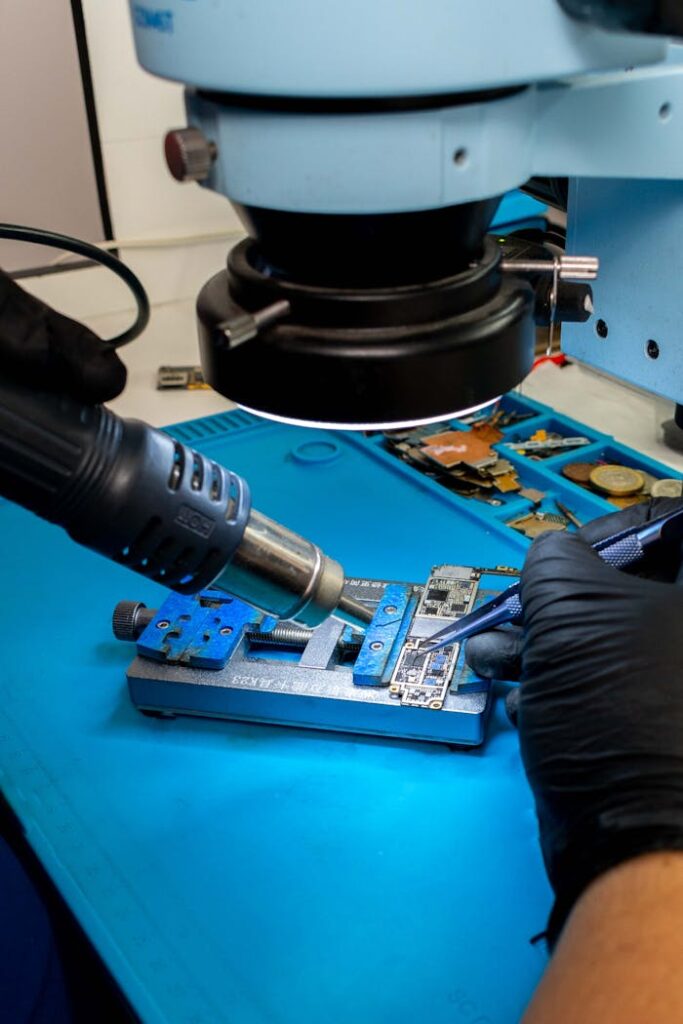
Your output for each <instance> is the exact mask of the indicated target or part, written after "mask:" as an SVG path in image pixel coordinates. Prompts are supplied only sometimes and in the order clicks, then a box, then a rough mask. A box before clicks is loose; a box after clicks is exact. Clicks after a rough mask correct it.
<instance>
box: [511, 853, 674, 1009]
mask: <svg viewBox="0 0 683 1024" xmlns="http://www.w3.org/2000/svg"><path fill="white" fill-rule="evenodd" d="M682 965H683V853H655V854H649V855H647V856H643V857H639V858H637V859H635V860H631V861H627V862H626V863H624V864H621V865H619V866H618V867H616V868H614V869H612V870H611V871H608V872H606V873H605V874H604V875H602V876H601V877H600V878H598V879H597V880H596V881H595V882H594V883H593V884H592V885H591V886H590V887H589V888H588V889H587V890H586V892H585V893H584V894H583V896H582V897H581V899H580V900H579V901H578V903H577V904H576V906H575V908H574V910H573V911H572V914H571V916H570V918H569V920H568V921H567V924H566V926H565V929H564V931H563V933H562V937H561V939H560V941H559V943H558V945H557V949H556V950H555V954H554V956H553V959H552V961H551V962H550V965H549V967H548V969H547V971H546V973H545V975H544V977H543V980H542V981H541V984H540V985H539V987H538V989H537V991H536V993H535V995H534V998H533V999H532V1001H531V1004H530V1005H529V1008H528V1010H527V1012H526V1014H525V1016H524V1019H523V1024H643V1021H647V1022H648V1024H665V1022H666V1024H670V1022H671V1021H675V1020H683V967H682Z"/></svg>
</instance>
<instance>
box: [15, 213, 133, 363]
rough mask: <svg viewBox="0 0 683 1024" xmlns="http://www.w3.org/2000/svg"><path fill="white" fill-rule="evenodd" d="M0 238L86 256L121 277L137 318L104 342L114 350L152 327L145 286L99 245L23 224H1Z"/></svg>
mask: <svg viewBox="0 0 683 1024" xmlns="http://www.w3.org/2000/svg"><path fill="white" fill-rule="evenodd" d="M0 238H9V239H11V240H13V241H15V242H34V243H36V244H37V245H49V246H51V247H52V248H53V249H63V250H64V251H65V252H74V253H76V254H77V255H78V256H85V258H86V259H89V260H92V261H93V263H100V264H101V265H102V266H104V267H107V269H108V270H111V271H112V272H113V273H114V274H116V276H117V277H120V278H121V280H122V281H123V282H124V284H126V285H127V286H128V288H129V289H130V291H131V292H132V294H133V298H134V299H135V305H136V306H137V316H136V317H135V321H134V323H133V324H131V326H130V327H129V328H128V329H127V330H125V331H123V333H122V334H117V335H116V337H115V338H110V339H108V340H107V341H106V342H105V344H107V345H110V346H111V347H112V348H120V347H121V346H122V345H127V344H128V342H129V341H133V339H134V338H137V337H138V335H140V334H142V332H143V331H144V329H145V327H146V326H147V324H148V323H149V299H148V297H147V292H146V291H145V289H144V287H143V285H142V282H141V281H140V280H139V278H138V277H136V275H135V274H134V273H133V271H132V270H131V269H130V267H127V266H126V264H125V263H122V262H121V260H120V259H118V258H117V257H116V256H112V254H111V253H109V252H106V251H105V250H104V249H98V248H97V246H96V245H93V244H92V243H91V242H84V241H83V240H82V239H80V238H71V237H70V235H60V234H58V232H56V231H43V230H42V229H40V228H30V227H25V226H23V225H21V224H2V223H0Z"/></svg>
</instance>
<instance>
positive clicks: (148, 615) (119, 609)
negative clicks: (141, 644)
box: [111, 601, 168, 642]
mask: <svg viewBox="0 0 683 1024" xmlns="http://www.w3.org/2000/svg"><path fill="white" fill-rule="evenodd" d="M155 615H156V611H155V610H154V609H153V608H148V607H147V606H146V605H144V604H142V602H141V601H119V603H118V604H117V606H116V608H115V609H114V614H113V616H112V620H111V624H112V629H113V630H114V636H115V637H116V639H117V640H129V641H133V642H134V641H135V640H138V639H139V637H140V636H142V634H143V633H144V631H145V630H146V629H147V627H148V626H149V624H150V622H151V621H152V619H153V618H154V616H155ZM166 625H167V626H168V623H166Z"/></svg>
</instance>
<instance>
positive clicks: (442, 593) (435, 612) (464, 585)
mask: <svg viewBox="0 0 683 1024" xmlns="http://www.w3.org/2000/svg"><path fill="white" fill-rule="evenodd" d="M479 577H480V573H479V572H478V570H476V569H468V568H461V567H459V566H439V567H438V568H437V569H436V570H435V571H434V572H433V573H432V575H431V576H430V577H429V579H428V580H427V585H426V586H425V588H424V591H423V593H422V597H421V599H420V605H419V607H418V610H417V615H418V616H422V615H428V616H429V617H430V618H435V619H450V620H453V619H458V618H460V616H461V615H466V614H467V613H468V612H469V611H470V610H471V608H472V605H473V603H474V599H475V597H476V593H477V588H478V586H479Z"/></svg>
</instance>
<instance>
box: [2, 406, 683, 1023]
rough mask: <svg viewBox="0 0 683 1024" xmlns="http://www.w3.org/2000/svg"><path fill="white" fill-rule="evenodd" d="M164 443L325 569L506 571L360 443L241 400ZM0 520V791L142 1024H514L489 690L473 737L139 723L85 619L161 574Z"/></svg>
mask: <svg viewBox="0 0 683 1024" xmlns="http://www.w3.org/2000/svg"><path fill="white" fill-rule="evenodd" d="M178 431H179V433H180V434H181V436H182V437H183V439H184V440H187V441H190V442H194V443H195V444H196V445H197V446H198V447H201V448H202V450H204V451H206V452H207V453H209V454H210V455H211V456H212V457H214V458H216V459H218V460H220V461H223V462H224V463H226V464H227V465H229V466H231V468H233V469H235V470H237V471H238V472H240V473H243V474H244V475H245V476H246V477H247V478H248V479H249V481H250V483H251V486H252V490H253V496H254V504H255V506H256V507H257V508H259V509H260V510H262V511H263V512H265V513H266V514H269V515H272V516H275V517H276V518H278V519H280V520H282V521H283V522H285V523H287V524H288V525H289V526H291V527H292V528H294V529H296V530H299V531H300V532H301V533H303V534H304V535H306V536H310V537H311V539H314V540H316V541H317V542H318V543H319V544H320V545H321V546H322V547H323V548H324V549H325V550H326V551H327V552H328V553H329V554H331V555H333V556H334V557H337V558H339V559H340V560H341V561H342V563H343V565H344V566H345V569H346V570H347V574H348V575H363V576H370V577H374V576H376V577H380V578H390V579H398V580H418V581H419V580H424V579H426V577H427V575H428V573H429V570H430V568H431V566H432V565H433V564H434V563H440V562H454V563H463V564H473V565H486V566H492V565H496V564H500V563H504V564H517V565H519V564H521V562H522V560H523V555H524V551H525V549H526V543H527V542H526V541H525V540H524V539H523V538H522V537H521V536H520V535H519V534H517V533H515V532H514V531H512V530H510V529H509V528H508V527H506V526H504V525H502V524H501V523H499V522H495V521H494V519H493V518H489V519H488V520H487V519H486V517H485V516H482V515H481V514H480V509H481V508H482V507H483V506H479V509H477V508H476V507H475V506H476V504H477V503H475V502H471V501H470V502H466V501H464V500H462V499H458V498H453V496H451V495H449V494H448V493H447V492H445V491H443V490H442V489H440V488H439V487H438V486H436V485H435V484H433V483H431V482H429V481H426V480H424V478H422V477H420V476H419V475H418V474H417V473H415V472H414V471H413V470H412V469H410V468H408V467H405V466H404V465H403V464H402V463H400V462H398V461H397V460H395V459H393V458H392V457H391V456H387V455H385V454H384V453H383V452H382V451H380V449H379V448H378V447H377V446H374V447H373V445H372V444H371V443H370V442H366V441H364V440H363V439H360V438H357V437H353V436H349V435H341V434H336V435H334V436H333V438H332V441H333V444H334V445H335V446H336V452H335V457H334V458H333V459H332V460H331V461H328V462H315V461H307V460H303V461H302V460H301V459H300V458H299V457H298V456H297V451H298V449H299V446H300V445H301V444H309V443H310V442H311V440H312V439H313V440H315V438H316V435H315V434H313V435H312V434H311V433H310V432H307V431H303V430H301V429H298V428H294V427H286V426H276V425H274V424H267V423H258V422H257V421H254V420H253V419H252V418H251V417H249V416H247V415H246V414H244V413H236V414H232V415H227V414H226V415H221V416H218V417H214V418H213V419H211V420H206V421H196V422H195V423H194V424H188V425H187V426H186V427H181V428H178ZM331 437H332V436H331V435H325V434H320V435H318V440H320V441H322V442H323V443H329V441H330V439H331ZM309 450H310V449H309ZM537 465H538V464H537ZM669 475H670V474H669ZM0 527H1V532H0V550H1V552H2V566H3V577H2V578H3V588H2V618H3V636H4V645H3V655H4V657H3V667H2V672H1V674H0V691H1V698H2V699H1V700H0V785H1V786H2V788H3V790H4V792H5V794H6V796H7V798H8V800H9V801H10V803H11V805H12V806H13V808H14V809H15V811H16V813H17V814H18V816H19V818H20V819H21V821H22V823H23V825H24V826H25V828H26V831H27V835H28V839H29V841H30V842H31V844H32V846H33V847H34V848H35V850H36V852H37V853H38V855H39V856H40V858H41V860H42V861H43V863H44V865H45V866H46V868H47V870H48V871H49V873H50V875H51V876H52V878H53V879H54V881H55V882H56V884H57V886H58V887H59V889H60V890H61V892H62V893H63V895H64V896H65V898H66V899H67V901H68V902H69V904H70V905H71V907H72V908H73V910H74V912H75V913H76V914H77V916H78V918H79V919H80V921H81V923H82V924H83V926H84V928H85V929H86V931H87V933H88V935H89V936H90V938H91V940H92V941H93V943H94V944H95V946H96V947H97V949H98V950H99V952H100V954H101V955H102V956H103V958H104V960H105V962H106V963H107V965H108V967H109V968H110V970H111V971H112V973H113V974H114V976H115V978H116V979H117V981H118V982H119V984H120V985H121V986H122V988H123V990H124V991H125V993H126V995H127V996H128V998H129V999H130V1001H131V1002H132V1004H133V1006H134V1007H135V1009H136V1010H137V1012H138V1013H139V1014H140V1015H141V1017H142V1018H143V1019H144V1020H145V1021H150V1022H152V1021H153V1022H156V1021H173V1022H186V1024H219V1022H223V1021H225V1022H238V1024H256V1022H259V1024H263V1022H268V1024H290V1022H291V1024H294V1022H296V1024H313V1022H315V1024H319V1022H322V1021H324V1022H326V1024H347V1022H352V1021H353V1022H361V1024H365V1022H368V1024H370V1022H372V1024H383V1022H387V1024H389V1022H392V1024H402V1022H411V1024H414V1022H415V1021H430V1022H431V1024H458V1022H460V1021H462V1022H463V1024H464V1022H469V1024H472V1022H475V1021H476V1022H477V1024H504V1022H513V1021H517V1020H518V1019H519V1016H520V1014H521V1012H522V1009H523V1007H524V1005H525V1003H526V1001H527V999H528V997H529V995H530V993H531V991H532V989H533V987H534V985H535V983H536V981H537V979H538V978H539V976H540V974H541V972H542V970H543V968H544V964H545V953H544V951H543V949H542V948H540V947H539V946H533V945H532V944H531V943H530V938H531V937H532V936H533V935H535V934H536V933H537V932H539V931H541V930H542V928H543V926H544V923H545V917H546V914H547V911H548V908H549V905H550V892H549V888H548V885H547V882H546V879H545V875H544V872H543V867H542V864H541V859H540V854H539V849H538V843H537V830H536V823H535V818H534V813H533V807H532V800H531V796H530V793H529V790H528V788H527V786H526V783H525V780H524V777H523V774H522V769H521V765H520V760H519V754H518V744H517V740H516V736H515V733H514V731H513V730H512V728H511V727H510V726H509V725H508V723H507V721H506V718H505V715H504V711H503V708H502V701H500V700H499V701H498V702H497V706H496V709H495V712H494V715H493V718H492V720H491V722H490V725H489V730H488V739H487V742H486V744H485V746H484V747H483V748H482V749H480V750H472V751H453V750H449V749H447V748H445V747H442V746H438V745H433V746H430V745H427V744H420V743H412V742H401V741H391V740H387V739H375V738H367V737H354V736H349V735H340V734H332V733H320V732H311V731H303V730H296V729H286V728H279V727H271V726H263V725H249V724H244V723H241V724H238V723H231V722H224V721H211V720H208V719H191V718H177V719H175V720H172V721H158V720H154V719H150V718H146V717H143V716H142V715H140V714H139V713H138V712H137V711H136V710H135V709H134V708H133V707H132V706H131V704H130V702H129V699H128V694H127V689H126V681H125V670H126V666H127V664H128V663H129V661H130V660H131V658H132V655H133V650H132V648H131V647H130V646H129V645H126V644H121V643H119V642H117V641H115V640H114V639H113V637H112V635H111V626H110V618H111V612H112V609H113V606H114V605H115V603H116V602H117V601H118V600H120V599H122V598H135V599H140V600H144V601H146V602H147V604H148V605H150V606H155V605H157V604H158V603H159V602H160V601H161V599H162V598H163V595H164V591H163V590H162V588H161V587H159V586H157V585H155V584H152V583H149V582H147V581H145V580H142V579H141V578H138V577H136V576H134V575H132V574H130V573H129V572H128V571H127V570H125V569H123V568H121V567H119V566H116V565H112V564H109V563H107V562H106V561H104V560H103V559H101V558H100V557H99V556H97V555H94V554H91V553H90V552H88V551H85V550H82V549H80V548H78V547H77V546H76V545H74V544H73V543H72V542H71V541H69V539H68V538H67V537H66V536H65V535H63V534H62V533H61V532H60V531H59V530H57V529H55V528H53V527H51V526H49V525H46V524H45V523H42V522H40V521H39V520H37V519H35V518H34V517H32V516H30V515H28V514H26V513H24V512H23V511H21V510H20V509H18V508H15V507H13V506H10V505H9V504H4V505H2V506H0ZM425 713H429V712H425Z"/></svg>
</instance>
